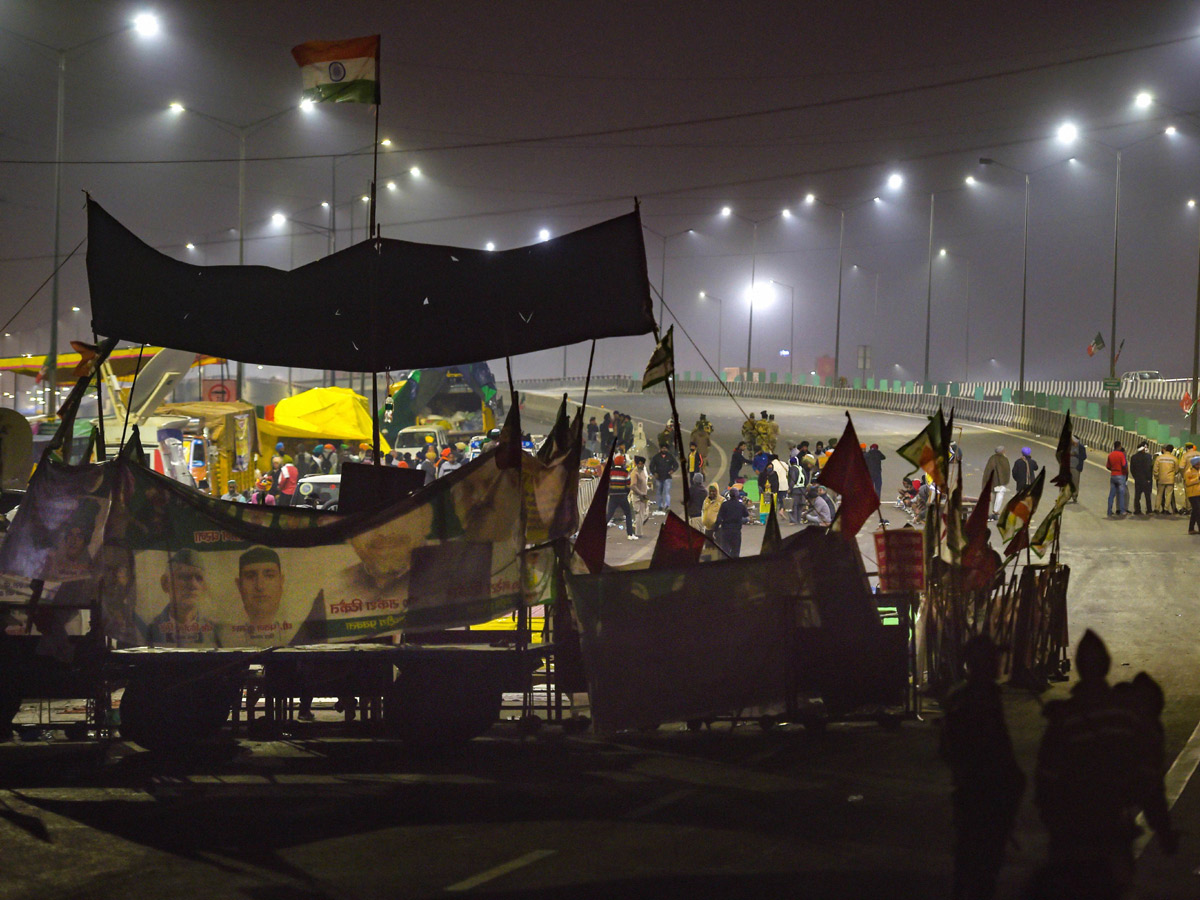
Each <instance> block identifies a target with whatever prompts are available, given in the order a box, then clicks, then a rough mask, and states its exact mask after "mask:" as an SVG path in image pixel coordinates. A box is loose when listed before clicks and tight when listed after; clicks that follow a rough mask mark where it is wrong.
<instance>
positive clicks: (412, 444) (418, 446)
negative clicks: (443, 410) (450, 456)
mask: <svg viewBox="0 0 1200 900" xmlns="http://www.w3.org/2000/svg"><path fill="white" fill-rule="evenodd" d="M449 446H450V436H449V435H448V434H447V432H446V429H444V428H442V427H441V426H439V425H410V426H409V427H408V428H401V429H400V430H399V431H398V432H396V436H395V437H394V438H392V448H393V449H395V450H399V451H400V454H401V455H403V454H405V453H411V454H412V458H413V459H414V460H416V461H418V462H419V461H420V460H421V457H423V456H424V455H425V454H426V453H428V452H429V451H430V450H432V451H433V452H434V453H436V454H437V455H438V456H441V454H442V451H443V450H444V449H445V448H446V447H449Z"/></svg>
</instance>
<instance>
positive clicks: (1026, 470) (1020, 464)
mask: <svg viewBox="0 0 1200 900" xmlns="http://www.w3.org/2000/svg"><path fill="white" fill-rule="evenodd" d="M1037 471H1038V464H1037V461H1036V460H1035V459H1034V458H1033V450H1031V449H1030V448H1029V447H1022V448H1021V458H1020V459H1018V460H1017V461H1016V462H1015V463H1013V464H1012V477H1013V481H1015V482H1016V488H1017V490H1018V491H1023V490H1025V488H1027V487H1029V485H1031V484H1033V479H1035V478H1037Z"/></svg>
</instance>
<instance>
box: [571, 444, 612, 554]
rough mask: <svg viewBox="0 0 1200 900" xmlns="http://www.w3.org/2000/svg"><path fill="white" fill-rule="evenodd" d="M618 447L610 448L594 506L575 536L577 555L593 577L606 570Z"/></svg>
mask: <svg viewBox="0 0 1200 900" xmlns="http://www.w3.org/2000/svg"><path fill="white" fill-rule="evenodd" d="M616 446H617V442H616V441H613V442H612V446H610V447H609V448H608V459H607V460H605V462H604V471H603V472H601V473H600V482H599V483H598V484H597V485H596V493H595V494H593V495H592V505H591V506H589V507H588V511H587V515H586V516H584V517H583V524H582V525H580V526H579V533H578V534H577V535H575V555H576V556H578V557H579V558H580V559H581V560H583V564H584V565H585V566H587V568H588V571H589V572H591V573H592V574H593V575H595V574H597V573H598V572H599V571H600V570H601V569H603V568H604V548H605V546H606V545H607V544H608V482H609V479H610V478H611V477H612V464H613V451H614V450H615V449H616Z"/></svg>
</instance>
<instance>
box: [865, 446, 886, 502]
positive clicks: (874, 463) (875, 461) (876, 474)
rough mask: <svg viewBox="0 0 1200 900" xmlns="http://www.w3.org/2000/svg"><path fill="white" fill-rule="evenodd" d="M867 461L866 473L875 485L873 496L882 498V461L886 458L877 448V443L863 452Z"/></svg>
mask: <svg viewBox="0 0 1200 900" xmlns="http://www.w3.org/2000/svg"><path fill="white" fill-rule="evenodd" d="M863 459H864V460H866V463H867V473H868V474H869V475H870V476H871V484H873V485H875V496H876V497H878V498H879V499H881V500H882V499H883V461H884V460H885V459H887V457H886V456H884V455H883V452H882V451H881V450H880V449H879V445H878V444H872V445H871V447H870V449H868V450H867V452H866V453H864V454H863Z"/></svg>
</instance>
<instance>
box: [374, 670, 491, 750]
mask: <svg viewBox="0 0 1200 900" xmlns="http://www.w3.org/2000/svg"><path fill="white" fill-rule="evenodd" d="M435 675H438V677H440V678H441V679H442V681H446V680H449V678H450V677H452V676H447V675H445V673H425V672H420V671H416V672H412V673H405V672H401V673H400V677H399V678H398V679H397V680H396V681H395V682H393V683H392V684H391V685H390V686H389V687H388V690H387V693H385V694H384V698H383V727H384V731H385V733H387V734H388V735H390V736H392V737H398V738H400V739H401V740H402V741H404V744H405V746H406V747H407V748H408V749H411V750H415V751H417V752H427V751H433V750H439V749H444V748H446V747H452V746H454V745H456V744H465V743H466V742H467V741H469V740H471V738H474V737H478V736H479V735H481V734H484V733H485V732H486V731H487V730H488V729H489V728H491V727H492V725H493V724H495V722H496V720H497V719H499V718H500V704H501V701H502V700H503V697H502V694H501V691H500V689H499V688H494V687H481V686H480V685H479V684H478V683H473V682H472V681H471V680H470V679H469V678H463V679H462V680H461V682H456V683H455V685H454V688H455V689H454V690H453V691H449V692H447V691H445V690H444V688H445V685H444V684H443V685H441V687H442V688H443V690H441V691H439V690H438V687H439V686H438V685H435V684H432V683H431V679H434V676H435ZM434 680H436V679H434Z"/></svg>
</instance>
